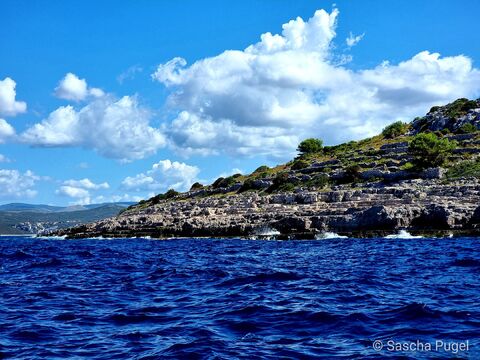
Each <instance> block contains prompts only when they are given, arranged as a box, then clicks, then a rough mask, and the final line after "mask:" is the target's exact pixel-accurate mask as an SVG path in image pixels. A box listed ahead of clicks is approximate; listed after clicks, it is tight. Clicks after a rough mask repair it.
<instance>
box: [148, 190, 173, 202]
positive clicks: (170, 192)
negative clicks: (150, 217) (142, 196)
mask: <svg viewBox="0 0 480 360" xmlns="http://www.w3.org/2000/svg"><path fill="white" fill-rule="evenodd" d="M177 195H180V193H179V192H178V191H175V190H174V189H169V190H168V191H167V192H166V193H165V194H158V195H156V196H154V197H152V198H151V199H150V202H151V203H152V204H153V205H155V204H158V203H159V202H160V200H168V199H171V198H174V197H175V196H177Z"/></svg>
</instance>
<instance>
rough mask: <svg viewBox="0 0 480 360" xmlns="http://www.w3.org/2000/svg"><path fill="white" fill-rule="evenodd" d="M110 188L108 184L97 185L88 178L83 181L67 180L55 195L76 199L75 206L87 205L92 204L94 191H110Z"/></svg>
mask: <svg viewBox="0 0 480 360" xmlns="http://www.w3.org/2000/svg"><path fill="white" fill-rule="evenodd" d="M109 187H110V185H109V184H108V183H107V182H104V183H101V184H95V183H94V182H93V181H91V180H90V179H87V178H85V179H81V180H66V181H64V182H63V185H62V186H60V188H59V189H57V190H56V192H55V193H56V194H57V195H62V196H67V197H70V198H72V199H75V201H74V203H75V204H79V205H87V204H90V203H92V198H91V192H92V191H95V190H101V189H108V188H109Z"/></svg>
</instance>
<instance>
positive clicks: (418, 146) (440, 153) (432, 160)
mask: <svg viewBox="0 0 480 360" xmlns="http://www.w3.org/2000/svg"><path fill="white" fill-rule="evenodd" d="M456 146H457V142H456V141H450V140H448V139H439V138H438V137H437V136H436V135H435V134H433V133H421V134H418V135H416V136H415V137H414V138H413V140H412V141H411V142H410V144H409V145H408V152H409V154H410V155H412V156H413V164H414V165H415V166H416V167H418V168H420V169H424V168H428V167H434V166H442V165H443V164H445V162H446V160H447V158H448V156H449V155H451V153H452V151H453V150H454V149H455V148H456Z"/></svg>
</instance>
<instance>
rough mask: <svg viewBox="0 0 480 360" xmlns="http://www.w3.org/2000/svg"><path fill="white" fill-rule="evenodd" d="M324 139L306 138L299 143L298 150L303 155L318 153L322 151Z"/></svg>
mask: <svg viewBox="0 0 480 360" xmlns="http://www.w3.org/2000/svg"><path fill="white" fill-rule="evenodd" d="M322 148H323V141H322V140H320V139H314V138H310V139H305V140H303V141H302V142H301V143H300V144H298V148H297V151H298V152H299V153H300V154H301V155H305V154H312V153H318V152H320V151H322Z"/></svg>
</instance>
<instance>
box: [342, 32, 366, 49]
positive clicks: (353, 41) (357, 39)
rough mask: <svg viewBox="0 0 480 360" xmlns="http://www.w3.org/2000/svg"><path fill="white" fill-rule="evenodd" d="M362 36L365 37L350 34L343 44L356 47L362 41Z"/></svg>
mask: <svg viewBox="0 0 480 360" xmlns="http://www.w3.org/2000/svg"><path fill="white" fill-rule="evenodd" d="M364 36H365V33H363V34H360V35H353V34H352V33H350V35H348V37H347V39H346V40H345V42H346V43H347V46H348V47H352V46H355V45H357V44H358V43H359V42H360V41H361V40H362V39H363V37H364Z"/></svg>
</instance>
